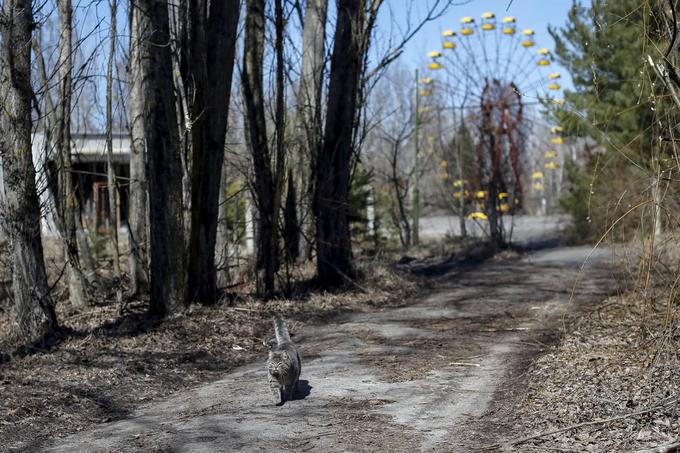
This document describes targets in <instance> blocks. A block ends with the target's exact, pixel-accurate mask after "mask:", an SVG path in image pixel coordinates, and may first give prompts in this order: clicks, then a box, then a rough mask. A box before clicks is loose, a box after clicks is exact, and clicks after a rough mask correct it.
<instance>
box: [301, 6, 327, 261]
mask: <svg viewBox="0 0 680 453" xmlns="http://www.w3.org/2000/svg"><path fill="white" fill-rule="evenodd" d="M327 16H328V0H307V4H306V6H305V17H304V20H305V24H304V28H303V32H302V63H301V70H300V87H299V91H298V108H297V110H298V111H297V118H296V120H297V121H296V122H297V127H296V128H297V131H296V134H297V137H298V140H299V143H298V147H297V152H298V155H297V156H296V161H295V162H294V163H295V174H296V175H297V177H296V178H295V181H294V187H293V190H294V191H296V192H297V191H299V193H300V197H299V198H300V206H299V208H298V214H297V217H298V219H299V222H300V227H299V229H298V230H297V234H298V236H300V233H302V235H301V236H302V240H300V238H297V242H299V244H300V248H301V249H300V254H301V255H302V256H303V257H304V258H306V259H311V258H312V249H313V238H314V215H313V211H312V204H313V199H314V176H313V169H314V168H315V165H316V164H315V162H316V155H317V154H318V152H319V149H320V148H321V142H322V140H323V126H322V124H321V123H322V121H321V89H322V87H323V76H324V71H323V70H324V63H325V56H326V55H325V51H326V50H325V38H326V20H327Z"/></svg>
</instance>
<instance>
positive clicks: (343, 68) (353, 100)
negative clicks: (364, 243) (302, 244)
mask: <svg viewBox="0 0 680 453" xmlns="http://www.w3.org/2000/svg"><path fill="white" fill-rule="evenodd" d="M337 16H338V18H337V23H336V29H335V43H334V46H333V55H332V58H331V72H330V85H329V89H328V108H327V112H326V129H325V133H324V143H323V149H322V152H321V154H320V155H319V156H318V159H317V164H316V187H315V189H316V190H315V197H314V207H315V213H316V249H317V277H318V279H319V282H320V283H321V284H322V285H324V286H327V287H334V286H340V285H342V284H344V283H345V282H346V281H347V279H350V278H353V277H354V274H355V269H354V263H353V258H352V241H351V238H350V232H349V222H348V219H347V213H348V204H347V201H348V196H349V188H350V159H351V156H352V132H353V128H354V124H355V118H356V113H357V112H356V111H357V95H358V90H359V78H360V76H361V73H362V69H363V60H364V51H363V49H364V46H363V43H364V36H363V35H364V33H365V30H364V22H365V1H364V0H338V2H337Z"/></svg>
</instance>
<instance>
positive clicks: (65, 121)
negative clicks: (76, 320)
mask: <svg viewBox="0 0 680 453" xmlns="http://www.w3.org/2000/svg"><path fill="white" fill-rule="evenodd" d="M58 8H59V60H58V63H57V65H58V66H57V67H58V76H59V88H58V99H59V101H58V108H57V110H56V112H55V114H54V115H53V114H48V122H50V123H52V127H54V128H55V132H56V145H57V150H58V162H59V164H60V165H59V181H58V190H59V194H58V197H57V200H56V201H57V225H59V230H60V233H61V236H62V241H63V245H64V259H65V260H66V281H67V284H68V289H69V299H70V301H71V305H73V306H74V307H76V308H82V307H85V306H87V305H88V304H89V298H88V295H87V280H86V279H85V276H84V274H83V271H82V268H81V266H80V256H79V254H78V240H77V237H76V234H77V229H76V218H77V214H76V212H77V206H78V203H77V202H76V194H75V187H74V185H73V164H72V162H71V97H72V92H73V82H72V73H73V58H72V55H73V44H72V37H73V30H72V27H73V7H72V5H71V0H59V1H58ZM40 59H41V64H39V66H40V69H41V73H42V72H43V71H44V62H43V61H42V55H41V56H40ZM42 76H43V77H44V78H45V79H46V74H44V73H43V74H42ZM45 81H46V80H45ZM45 89H47V83H45ZM45 99H46V101H47V100H48V97H47V96H46V98H45ZM49 103H51V102H49ZM47 105H48V102H46V106H47ZM55 116H56V118H55Z"/></svg>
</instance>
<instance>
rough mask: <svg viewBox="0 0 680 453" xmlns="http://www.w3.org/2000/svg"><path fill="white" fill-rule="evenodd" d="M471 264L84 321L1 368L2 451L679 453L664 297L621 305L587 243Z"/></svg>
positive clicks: (461, 259) (417, 267) (478, 254)
mask: <svg viewBox="0 0 680 453" xmlns="http://www.w3.org/2000/svg"><path fill="white" fill-rule="evenodd" d="M461 250H462V249H461ZM466 250H467V253H460V251H459V252H458V253H454V255H453V257H452V258H451V257H449V259H436V258H435V257H434V255H435V254H434V253H429V255H430V258H429V259H422V258H423V257H422V256H420V257H419V256H416V257H414V258H416V259H415V260H411V258H408V259H402V260H401V264H400V265H398V266H396V269H395V267H394V266H388V265H385V261H376V260H371V261H365V260H362V262H363V267H364V268H365V269H367V270H369V271H367V272H366V278H365V279H364V280H362V281H361V282H360V283H359V285H358V286H357V287H356V288H355V291H353V292H351V293H350V294H325V295H322V294H311V295H307V296H306V297H304V298H302V300H296V301H291V300H285V301H277V302H274V303H271V304H267V305H264V304H259V303H255V302H253V301H251V300H249V299H241V298H237V299H236V300H235V301H232V302H231V303H229V304H227V303H224V304H221V305H219V306H218V307H213V308H206V307H196V308H193V309H192V310H191V311H190V312H189V313H187V314H185V315H182V316H178V317H176V318H172V319H171V320H169V321H167V322H165V323H163V324H160V325H148V326H146V327H144V328H142V329H141V331H139V329H140V325H141V326H143V322H142V319H143V318H141V317H139V316H136V315H134V313H135V312H136V311H140V310H141V308H142V305H141V304H139V305H138V306H134V307H132V310H131V312H130V313H129V315H128V316H127V317H126V318H123V319H122V320H121V319H118V318H117V315H116V311H115V309H114V308H113V307H111V308H107V307H105V306H104V307H99V308H98V309H99V310H100V311H99V313H98V314H96V315H89V314H88V315H87V316H83V315H74V316H80V317H81V318H82V317H85V318H88V319H89V317H90V316H93V317H92V319H89V320H88V321H87V322H85V321H80V320H79V319H80V318H76V319H77V320H78V321H77V326H78V330H76V329H74V332H73V333H72V334H71V335H70V336H68V337H67V338H65V339H64V340H63V341H62V343H60V344H58V345H57V346H55V347H54V348H53V349H52V350H51V351H50V352H48V353H47V352H46V353H44V354H31V355H28V356H26V357H20V358H16V359H13V360H12V361H10V362H8V363H5V364H2V365H0V438H2V439H3V444H2V445H0V450H1V451H5V450H6V451H42V450H44V451H61V452H71V451H206V452H213V451H235V450H238V451H293V450H294V451H419V450H420V451H474V450H480V451H481V450H484V451H486V450H514V451H603V452H604V451H634V450H637V449H644V448H652V447H658V446H662V447H663V448H665V450H663V449H662V450H654V451H674V450H673V449H672V448H673V447H672V445H673V444H674V443H675V442H677V441H678V440H679V439H678V438H677V436H678V434H677V433H678V432H680V420H679V417H680V411H679V410H678V407H680V405H679V404H678V399H677V398H678V396H680V386H679V383H680V377H678V373H677V369H678V361H677V351H678V349H677V344H678V340H679V339H680V338H679V337H678V335H677V330H676V331H675V332H672V331H671V332H666V335H663V336H660V335H657V334H656V332H663V328H660V326H661V325H662V323H663V321H664V317H665V315H666V311H665V310H663V308H664V307H663V304H662V303H659V306H658V307H657V306H650V305H649V304H647V305H643V304H641V303H639V302H636V301H638V300H639V299H638V298H635V297H633V296H632V295H630V294H629V295H627V296H612V295H613V294H615V293H617V291H618V289H619V287H620V286H622V285H621V283H620V269H619V268H618V267H616V272H615V271H614V269H615V267H613V266H612V262H611V257H610V253H609V252H605V251H597V252H596V253H595V254H593V255H592V256H591V257H590V260H589V263H588V265H587V266H586V267H585V268H584V270H583V271H581V270H580V267H581V265H582V263H583V261H584V259H585V257H586V256H587V255H588V253H589V252H590V249H589V248H588V247H576V248H552V249H543V250H533V251H527V252H524V253H518V252H511V251H509V252H503V253H501V254H500V255H495V256H493V257H490V256H489V254H488V253H487V252H488V251H486V250H485V249H484V248H480V247H474V246H472V247H470V245H469V244H468V245H467V247H466ZM439 254H440V255H441V253H439ZM387 261H389V260H387ZM574 283H577V284H576V285H574ZM359 286H360V287H359ZM572 291H573V293H572ZM107 310H109V311H107ZM642 310H645V313H644V317H643V318H644V319H645V322H644V323H640V319H642V317H641V311H642ZM274 312H278V313H283V314H284V316H285V317H286V318H287V319H289V324H290V326H289V327H290V330H291V332H292V333H293V339H294V341H296V342H297V343H298V344H299V347H300V350H301V353H302V356H303V359H302V360H303V373H302V378H301V379H302V381H301V384H303V385H302V389H303V393H302V394H301V395H300V398H299V399H296V400H295V401H292V402H288V403H286V404H285V405H284V406H282V407H277V406H275V405H274V404H273V402H272V401H271V400H270V398H271V397H270V395H269V393H268V391H267V385H266V377H265V373H264V368H263V361H264V358H265V357H266V352H265V348H264V346H263V345H262V340H266V339H268V338H269V337H270V336H271V335H272V332H271V327H270V322H269V317H270V316H271V314H272V313H274ZM116 319H118V320H117V321H115V320H116ZM112 320H114V321H112ZM72 322H73V323H75V322H76V321H75V320H74V321H72ZM83 323H84V324H83ZM140 323H142V324H140ZM87 325H89V326H91V327H89V330H88V328H87V327H85V326H87ZM79 332H80V333H79ZM82 332H86V334H83V333H82ZM7 408H8V409H9V410H7ZM617 417H621V418H618V419H616V420H613V421H609V422H605V421H603V420H606V419H610V418H617ZM551 431H559V432H557V433H555V434H549V433H550V432H551ZM75 432H77V433H76V434H73V435H70V434H71V433H75ZM533 436H536V437H535V438H531V439H529V437H533ZM674 436H675V437H674ZM62 437H65V438H64V439H59V438H62ZM666 447H668V448H666ZM650 451H651V450H650Z"/></svg>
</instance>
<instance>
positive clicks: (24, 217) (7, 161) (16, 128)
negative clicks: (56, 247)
mask: <svg viewBox="0 0 680 453" xmlns="http://www.w3.org/2000/svg"><path fill="white" fill-rule="evenodd" d="M33 27H34V22H33V11H32V6H31V2H30V0H14V1H5V2H4V3H3V4H2V20H0V37H1V39H0V99H1V100H2V104H0V105H2V107H1V108H2V114H0V158H1V159H2V173H3V190H4V193H3V196H2V208H3V209H2V214H3V215H2V221H3V222H2V224H3V228H4V230H5V233H6V234H7V237H8V239H9V243H10V249H11V254H12V290H13V298H14V306H15V310H16V317H17V324H18V329H19V333H20V334H21V335H22V337H23V338H24V339H25V340H27V341H30V342H33V341H39V340H41V339H43V338H44V337H45V336H46V335H48V334H50V333H52V332H53V331H55V330H56V329H57V319H56V316H55V313H54V308H53V302H52V299H51V297H50V294H49V289H48V285H47V274H46V272H45V262H44V257H43V247H42V240H41V237H40V205H39V201H38V195H37V193H36V185H35V169H34V167H33V156H32V149H31V101H32V99H33V90H32V88H31V31H32V29H33Z"/></svg>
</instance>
